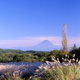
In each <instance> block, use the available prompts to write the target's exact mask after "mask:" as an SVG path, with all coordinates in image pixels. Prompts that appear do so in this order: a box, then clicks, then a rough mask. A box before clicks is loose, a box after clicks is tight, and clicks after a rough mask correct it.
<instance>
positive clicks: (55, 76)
mask: <svg viewBox="0 0 80 80" xmlns="http://www.w3.org/2000/svg"><path fill="white" fill-rule="evenodd" d="M41 80H80V66H61V67H58V66H57V67H54V69H49V70H48V71H47V72H45V73H44V75H43V76H42V77H41Z"/></svg>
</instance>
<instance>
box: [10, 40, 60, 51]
mask: <svg viewBox="0 0 80 80" xmlns="http://www.w3.org/2000/svg"><path fill="white" fill-rule="evenodd" d="M11 49H20V50H24V51H26V50H35V51H51V50H54V49H60V47H59V46H57V45H53V43H52V42H50V41H48V40H44V41H42V42H40V43H39V44H37V45H35V46H33V47H15V48H11Z"/></svg>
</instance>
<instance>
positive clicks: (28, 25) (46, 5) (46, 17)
mask: <svg viewBox="0 0 80 80" xmlns="http://www.w3.org/2000/svg"><path fill="white" fill-rule="evenodd" d="M63 24H67V31H68V38H69V43H71V42H72V44H74V43H75V44H77V45H78V46H79V45H80V44H79V43H80V0H0V41H1V43H0V46H1V47H5V46H6V47H7V46H9V47H16V46H17V47H19V46H20V47H21V46H22V47H24V46H33V45H36V44H38V43H39V42H40V41H42V40H45V39H47V40H50V41H52V42H53V44H57V45H59V44H60V45H61V43H60V42H61V37H62V27H63ZM55 37H56V38H55ZM58 38H59V39H60V40H59V41H57V42H55V41H56V40H57V39H58ZM53 39H54V40H53ZM23 41H24V42H23ZM28 41H30V42H28ZM70 41H71V42H70ZM31 42H33V43H31ZM25 44H27V45H25ZM32 44H33V45H32ZM72 44H70V45H72Z"/></svg>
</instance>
